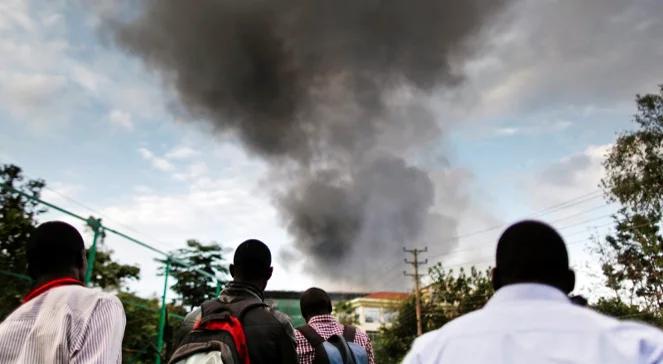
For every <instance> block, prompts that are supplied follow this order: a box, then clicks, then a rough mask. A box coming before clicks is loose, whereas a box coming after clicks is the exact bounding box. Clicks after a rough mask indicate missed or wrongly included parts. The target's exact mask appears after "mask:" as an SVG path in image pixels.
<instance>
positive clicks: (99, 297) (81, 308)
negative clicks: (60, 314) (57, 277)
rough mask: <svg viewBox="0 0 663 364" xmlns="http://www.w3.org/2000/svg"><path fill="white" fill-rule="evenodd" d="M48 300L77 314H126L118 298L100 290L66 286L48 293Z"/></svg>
mask: <svg viewBox="0 0 663 364" xmlns="http://www.w3.org/2000/svg"><path fill="white" fill-rule="evenodd" d="M47 294H48V297H46V300H47V301H49V302H51V303H53V304H56V305H63V306H65V305H66V306H67V307H69V308H70V309H72V310H74V311H77V312H81V313H83V312H88V311H97V310H98V309H102V310H104V311H108V312H112V313H122V314H124V306H122V302H121V301H120V299H119V298H117V296H115V295H113V294H111V293H107V292H103V291H101V290H100V289H96V288H88V287H82V286H64V287H58V288H56V289H53V290H52V292H48V293H47Z"/></svg>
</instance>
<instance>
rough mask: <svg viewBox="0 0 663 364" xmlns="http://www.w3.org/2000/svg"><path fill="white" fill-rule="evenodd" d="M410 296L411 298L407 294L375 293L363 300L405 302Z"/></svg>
mask: <svg viewBox="0 0 663 364" xmlns="http://www.w3.org/2000/svg"><path fill="white" fill-rule="evenodd" d="M408 296H410V294H409V293H405V292H373V293H369V294H367V295H366V296H364V297H362V298H370V299H374V300H392V301H404V300H406V299H407V298H408Z"/></svg>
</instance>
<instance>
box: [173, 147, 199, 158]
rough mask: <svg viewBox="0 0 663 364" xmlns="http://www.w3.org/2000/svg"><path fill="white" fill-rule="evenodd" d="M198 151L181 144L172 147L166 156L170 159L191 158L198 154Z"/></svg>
mask: <svg viewBox="0 0 663 364" xmlns="http://www.w3.org/2000/svg"><path fill="white" fill-rule="evenodd" d="M197 154H198V152H197V151H196V150H194V149H192V148H190V147H187V146H183V145H180V146H178V147H175V148H173V149H171V150H170V151H169V152H168V153H166V158H168V159H189V158H191V157H193V156H195V155H197Z"/></svg>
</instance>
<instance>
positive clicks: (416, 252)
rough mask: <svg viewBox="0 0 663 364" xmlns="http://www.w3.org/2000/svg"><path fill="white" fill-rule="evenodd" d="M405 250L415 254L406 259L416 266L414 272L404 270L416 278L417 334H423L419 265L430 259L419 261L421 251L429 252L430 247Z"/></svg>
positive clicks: (406, 273) (405, 273)
mask: <svg viewBox="0 0 663 364" xmlns="http://www.w3.org/2000/svg"><path fill="white" fill-rule="evenodd" d="M403 252H405V253H409V254H412V255H413V256H414V260H412V261H409V260H407V259H405V263H406V264H411V265H412V266H414V274H412V273H408V272H406V271H403V274H404V275H405V276H406V277H413V278H414V301H415V311H416V313H417V336H421V334H423V330H422V326H421V297H420V295H421V292H420V290H421V288H420V287H419V285H420V283H421V279H420V278H421V274H419V265H422V264H427V263H428V259H426V260H424V261H419V253H427V252H428V247H424V248H423V249H416V248H415V249H405V248H403Z"/></svg>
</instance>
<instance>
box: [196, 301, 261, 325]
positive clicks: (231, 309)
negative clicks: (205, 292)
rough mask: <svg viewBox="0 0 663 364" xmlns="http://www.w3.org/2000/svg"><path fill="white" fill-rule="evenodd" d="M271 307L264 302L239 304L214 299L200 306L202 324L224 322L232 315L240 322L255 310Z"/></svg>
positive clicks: (241, 302)
mask: <svg viewBox="0 0 663 364" xmlns="http://www.w3.org/2000/svg"><path fill="white" fill-rule="evenodd" d="M257 307H269V306H268V305H267V304H266V303H264V302H262V301H253V300H249V301H240V302H237V303H234V304H233V303H224V302H221V301H220V300H219V299H212V300H207V301H205V302H203V304H202V305H200V311H201V313H200V315H201V316H200V324H203V323H206V322H209V321H224V320H227V319H228V318H229V317H230V316H231V315H234V316H237V318H238V319H239V321H240V322H242V321H243V320H244V316H246V314H247V313H248V312H249V311H251V310H252V309H254V308H257Z"/></svg>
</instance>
